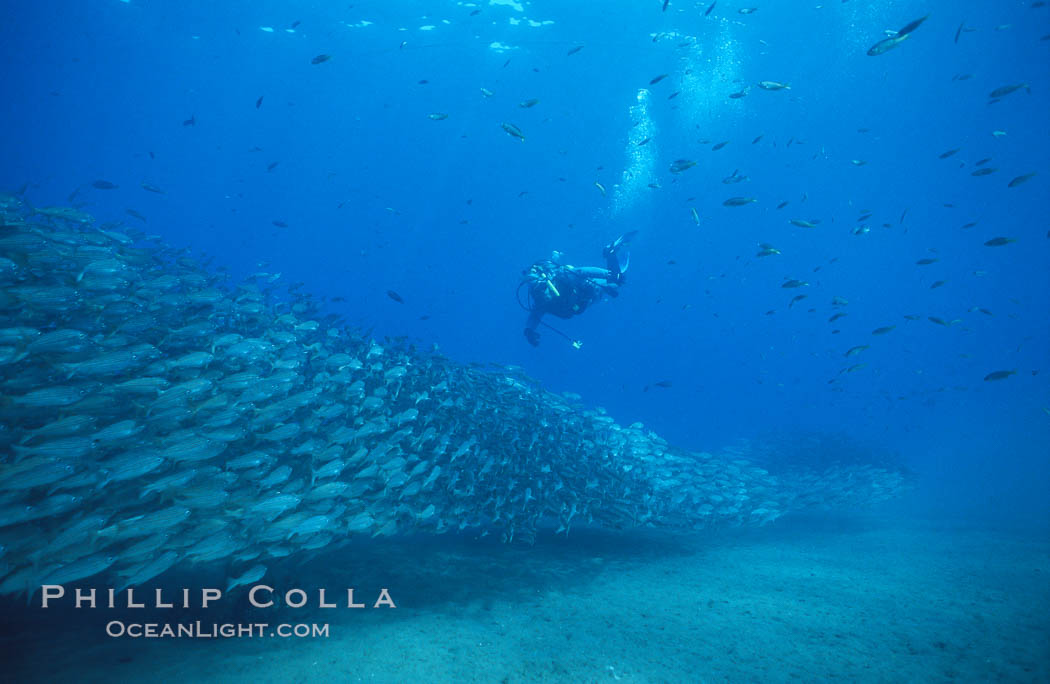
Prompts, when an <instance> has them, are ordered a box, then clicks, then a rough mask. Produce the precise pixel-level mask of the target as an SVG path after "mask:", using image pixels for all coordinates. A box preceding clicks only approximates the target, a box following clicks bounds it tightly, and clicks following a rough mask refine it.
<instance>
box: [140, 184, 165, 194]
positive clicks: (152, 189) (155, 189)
mask: <svg viewBox="0 0 1050 684" xmlns="http://www.w3.org/2000/svg"><path fill="white" fill-rule="evenodd" d="M142 189H143V190H146V191H148V192H155V193H157V194H158V195H163V194H165V193H164V191H163V190H161V189H160V188H158V187H157V186H156V185H150V184H149V183H143V184H142Z"/></svg>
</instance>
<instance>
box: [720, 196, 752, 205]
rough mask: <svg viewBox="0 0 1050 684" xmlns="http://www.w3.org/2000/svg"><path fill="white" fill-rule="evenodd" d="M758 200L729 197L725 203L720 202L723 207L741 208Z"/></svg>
mask: <svg viewBox="0 0 1050 684" xmlns="http://www.w3.org/2000/svg"><path fill="white" fill-rule="evenodd" d="M757 201H758V200H757V199H755V198H754V197H730V198H729V199H727V200H726V201H725V202H722V206H723V207H742V206H744V205H745V204H751V203H752V202H757Z"/></svg>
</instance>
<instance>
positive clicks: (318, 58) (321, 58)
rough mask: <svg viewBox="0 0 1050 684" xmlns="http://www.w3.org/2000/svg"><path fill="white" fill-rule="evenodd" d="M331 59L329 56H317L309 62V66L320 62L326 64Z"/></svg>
mask: <svg viewBox="0 0 1050 684" xmlns="http://www.w3.org/2000/svg"><path fill="white" fill-rule="evenodd" d="M331 58H332V56H331V55H317V56H316V57H314V58H313V59H311V60H310V64H321V63H322V62H327V61H328V60H330V59H331Z"/></svg>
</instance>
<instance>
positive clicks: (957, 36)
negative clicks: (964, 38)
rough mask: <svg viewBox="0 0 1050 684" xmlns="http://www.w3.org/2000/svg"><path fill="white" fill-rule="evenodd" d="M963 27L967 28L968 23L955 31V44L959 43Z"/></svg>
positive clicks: (962, 24)
mask: <svg viewBox="0 0 1050 684" xmlns="http://www.w3.org/2000/svg"><path fill="white" fill-rule="evenodd" d="M963 26H966V22H965V21H964V22H963V23H961V24H959V28H957V29H955V42H956V43H958V42H959V36H961V35H962V31H963Z"/></svg>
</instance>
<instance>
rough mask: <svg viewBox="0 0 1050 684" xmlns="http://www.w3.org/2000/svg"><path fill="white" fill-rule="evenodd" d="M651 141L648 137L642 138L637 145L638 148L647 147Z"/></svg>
mask: <svg viewBox="0 0 1050 684" xmlns="http://www.w3.org/2000/svg"><path fill="white" fill-rule="evenodd" d="M651 139H652V138H649V137H645V138H642V140H641V142H639V143H638V147H641V146H642V145H648V144H649V141H650V140H651Z"/></svg>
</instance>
